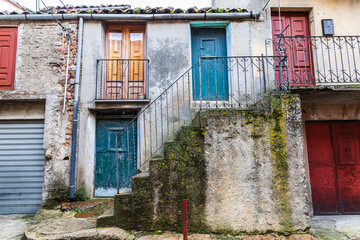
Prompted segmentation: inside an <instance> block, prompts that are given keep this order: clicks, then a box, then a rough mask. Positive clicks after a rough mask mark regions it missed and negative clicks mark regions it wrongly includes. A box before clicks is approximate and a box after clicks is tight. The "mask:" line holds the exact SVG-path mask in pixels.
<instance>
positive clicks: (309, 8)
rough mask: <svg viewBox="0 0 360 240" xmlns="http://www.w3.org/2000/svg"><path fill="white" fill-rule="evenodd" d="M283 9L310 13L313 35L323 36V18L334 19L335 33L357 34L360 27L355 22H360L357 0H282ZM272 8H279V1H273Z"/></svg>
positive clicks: (340, 34)
mask: <svg viewBox="0 0 360 240" xmlns="http://www.w3.org/2000/svg"><path fill="white" fill-rule="evenodd" d="M280 3H281V5H280V6H281V10H282V11H303V12H304V11H305V12H309V13H310V26H311V35H313V36H322V35H323V33H322V25H321V20H322V19H333V20H334V27H335V35H338V36H354V35H355V36H356V35H359V34H360V29H359V28H358V27H355V26H354V23H357V22H360V15H359V14H358V11H356V9H359V8H360V2H359V1H357V0H281V2H280ZM271 7H272V10H277V9H278V3H277V1H271Z"/></svg>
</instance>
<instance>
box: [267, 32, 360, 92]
mask: <svg viewBox="0 0 360 240" xmlns="http://www.w3.org/2000/svg"><path fill="white" fill-rule="evenodd" d="M277 38H278V39H277V40H275V41H274V50H275V52H276V53H275V54H280V55H284V56H288V64H289V81H290V84H291V85H314V84H352V83H360V36H333V37H318V36H296V37H294V36H292V37H287V36H283V35H278V37H277Z"/></svg>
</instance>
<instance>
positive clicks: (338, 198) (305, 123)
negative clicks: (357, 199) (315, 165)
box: [304, 120, 360, 216]
mask: <svg viewBox="0 0 360 240" xmlns="http://www.w3.org/2000/svg"><path fill="white" fill-rule="evenodd" d="M307 123H328V124H329V127H330V137H331V139H330V141H331V147H332V154H333V158H334V161H335V163H334V164H335V173H334V174H335V187H336V199H337V203H338V206H337V211H338V213H337V214H334V213H322V214H316V215H315V212H314V203H313V199H312V195H313V192H312V186H311V177H310V159H309V149H308V136H307V134H306V131H307V130H306V125H307ZM331 123H358V124H360V120H305V121H304V137H305V147H306V152H305V157H306V158H307V169H306V171H307V174H308V175H307V176H308V182H309V183H310V186H309V191H308V193H309V195H310V204H311V205H310V209H312V215H313V216H351V215H360V212H356V213H344V212H342V210H341V208H340V196H339V187H338V178H337V172H336V158H337V157H336V153H335V151H334V145H333V139H332V131H331V125H330V124H331Z"/></svg>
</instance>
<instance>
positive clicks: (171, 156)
mask: <svg viewBox="0 0 360 240" xmlns="http://www.w3.org/2000/svg"><path fill="white" fill-rule="evenodd" d="M194 123H195V124H196V125H199V126H188V127H183V129H182V130H181V131H180V133H179V134H178V136H177V138H176V139H175V141H173V142H168V143H166V145H165V154H164V156H163V157H162V158H157V159H152V160H151V161H150V173H149V174H148V175H145V176H137V177H135V178H133V180H132V193H131V194H129V193H124V194H120V195H116V196H115V214H114V216H113V217H107V218H104V219H100V220H99V221H98V226H108V225H116V226H118V227H121V228H125V229H133V230H163V231H166V230H167V231H178V232H181V231H182V205H181V203H182V200H183V199H187V200H188V202H189V203H188V205H189V206H188V208H189V209H188V212H189V215H188V218H189V230H190V231H191V232H215V233H231V234H239V233H266V232H280V233H295V232H302V231H306V230H307V229H308V228H309V227H310V217H309V215H310V214H309V199H308V198H309V196H308V193H307V185H306V184H307V183H306V177H305V163H304V156H303V145H304V140H303V134H302V122H301V109H300V99H299V98H298V96H296V95H283V96H276V97H272V99H271V110H263V111H255V110H254V111H250V110H249V111H236V110H208V111H202V112H200V113H199V115H198V116H197V119H195V121H194Z"/></svg>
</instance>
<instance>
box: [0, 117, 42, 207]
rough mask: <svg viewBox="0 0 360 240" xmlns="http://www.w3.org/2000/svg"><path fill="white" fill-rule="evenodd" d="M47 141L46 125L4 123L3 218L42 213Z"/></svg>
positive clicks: (0, 144)
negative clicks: (44, 141) (44, 144)
mask: <svg viewBox="0 0 360 240" xmlns="http://www.w3.org/2000/svg"><path fill="white" fill-rule="evenodd" d="M43 138H44V122H43V121H0V214H12V213H35V212H36V211H37V210H39V209H40V207H41V193H42V184H43V178H44V150H43Z"/></svg>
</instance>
